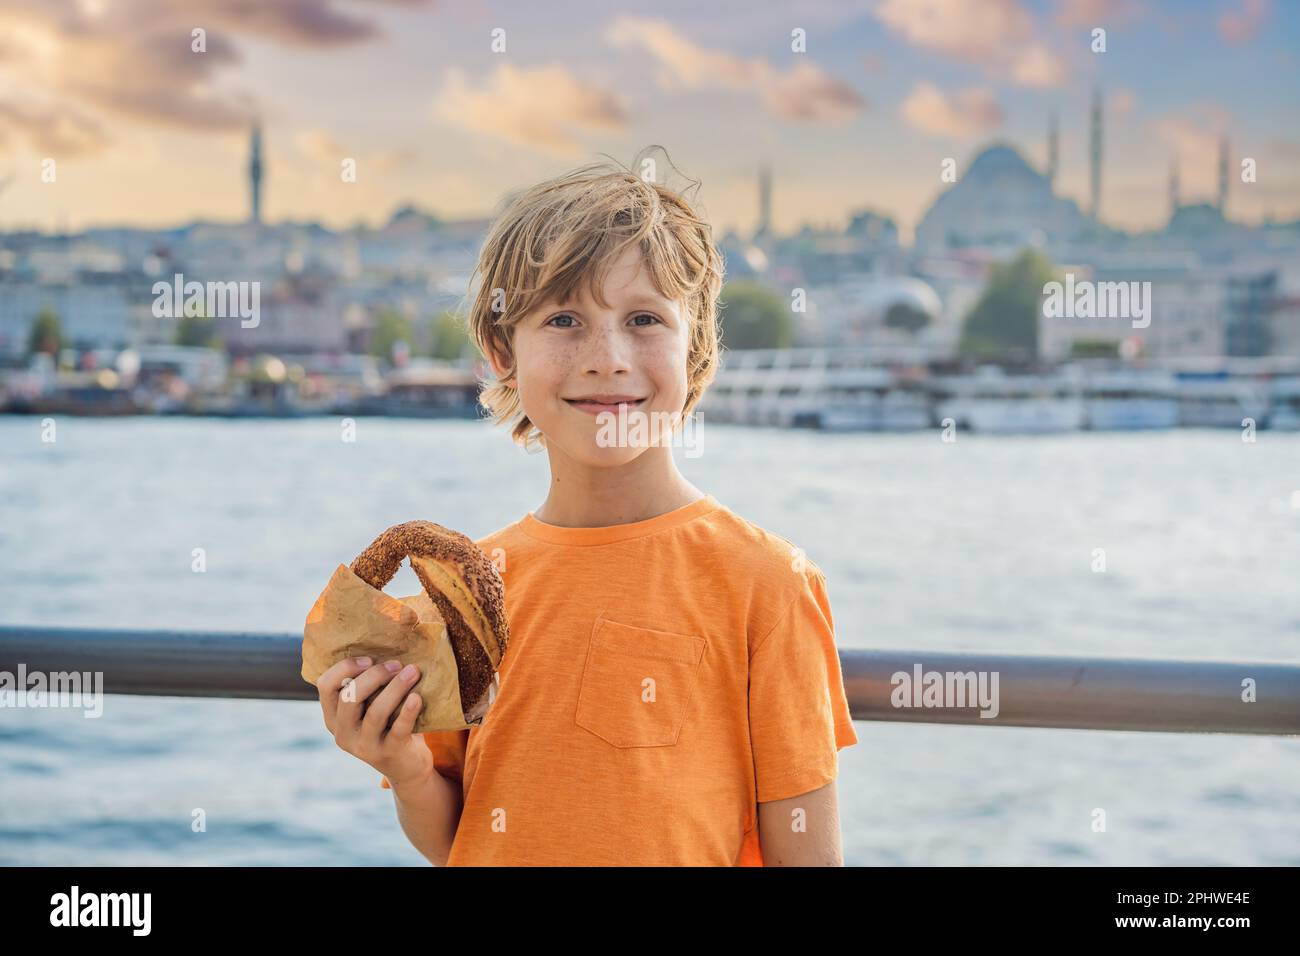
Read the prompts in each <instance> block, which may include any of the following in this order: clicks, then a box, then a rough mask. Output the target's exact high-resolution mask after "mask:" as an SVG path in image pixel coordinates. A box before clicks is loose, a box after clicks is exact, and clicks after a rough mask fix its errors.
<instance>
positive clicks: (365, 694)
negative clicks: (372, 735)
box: [334, 661, 402, 734]
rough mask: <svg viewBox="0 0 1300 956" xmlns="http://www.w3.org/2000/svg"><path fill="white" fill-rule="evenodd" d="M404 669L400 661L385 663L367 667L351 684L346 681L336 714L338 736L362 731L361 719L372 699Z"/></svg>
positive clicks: (340, 694)
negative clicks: (394, 675) (397, 672)
mask: <svg viewBox="0 0 1300 956" xmlns="http://www.w3.org/2000/svg"><path fill="white" fill-rule="evenodd" d="M401 667H402V665H401V663H400V662H399V661H384V662H383V663H380V664H373V665H371V666H370V667H367V668H366V669H365V670H364V671H362V673H361V674H360V675H358V676H357V677H356V678H355V679H354V680H352V681H351V682H350V683H349V682H347V681H344V684H343V689H342V690H341V691H340V692H339V705H338V709H337V710H336V711H335V713H334V718H335V731H336V734H356V733H358V732H359V731H360V730H361V718H362V717H363V716H364V714H365V712H366V709H367V708H368V707H369V704H370V698H371V697H372V696H374V695H375V693H376V692H377V691H378V690H379V689H380V688H382V687H383V686H384V685H385V684H387V683H388V682H389V681H390V680H392V679H393V674H394V673H395V672H396V671H398V670H400V669H401Z"/></svg>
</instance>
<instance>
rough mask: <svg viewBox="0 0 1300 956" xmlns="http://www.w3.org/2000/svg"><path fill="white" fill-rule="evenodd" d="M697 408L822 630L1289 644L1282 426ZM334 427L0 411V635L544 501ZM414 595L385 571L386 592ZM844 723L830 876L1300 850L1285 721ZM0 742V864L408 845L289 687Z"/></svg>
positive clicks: (431, 431) (534, 483)
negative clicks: (1270, 731)
mask: <svg viewBox="0 0 1300 956" xmlns="http://www.w3.org/2000/svg"><path fill="white" fill-rule="evenodd" d="M702 427H703V431H702V434H701V448H702V453H701V454H700V455H699V456H698V457H691V456H687V455H685V454H684V453H682V452H679V453H678V455H679V464H680V467H681V468H682V471H683V473H684V474H686V476H687V477H688V478H689V479H690V480H692V481H693V482H694V483H695V484H697V485H699V486H700V487H701V488H704V489H705V490H707V491H710V492H712V493H714V494H716V495H717V497H718V498H719V499H720V500H721V501H722V502H723V503H724V504H726V505H727V506H728V507H730V508H732V509H733V510H735V511H736V512H738V513H739V514H741V515H743V516H745V517H747V518H749V519H750V520H752V521H754V522H756V523H758V524H760V525H762V526H764V527H766V528H768V529H769V530H771V531H774V532H776V533H779V534H782V535H784V536H786V537H788V538H790V539H791V540H792V541H793V542H794V543H795V544H797V545H799V546H800V547H802V548H804V549H805V550H806V552H807V553H808V555H809V556H810V557H811V558H812V559H813V560H814V561H816V562H817V563H818V564H819V565H820V566H821V567H822V568H823V570H824V571H825V572H826V574H827V576H828V580H829V587H830V597H831V601H832V608H833V611H834V614H835V625H836V633H837V639H838V641H839V642H840V644H841V645H842V646H844V647H894V648H917V649H919V650H927V649H929V650H939V649H953V650H977V649H978V650H996V651H1011V652H1024V653H1062V654H1084V655H1099V656H1134V657H1178V658H1209V659H1242V660H1251V659H1256V660H1267V659H1272V660H1283V661H1293V660H1295V659H1296V655H1297V651H1298V650H1300V601H1297V588H1296V583H1295V582H1296V581H1297V580H1300V546H1298V545H1300V507H1297V498H1296V493H1297V491H1300V435H1297V434H1282V433H1260V434H1259V435H1258V436H1257V440H1256V441H1255V442H1254V443H1247V442H1243V441H1242V440H1241V436H1240V434H1239V432H1238V431H1235V430H1226V429H1225V430H1214V431H1211V430H1194V429H1185V430H1178V431H1170V432H1151V433H1134V434H1100V433H1075V434H1065V435H1056V436H1043V437H1035V438H1019V437H988V436H980V435H966V434H962V435H961V436H960V437H959V438H958V440H957V441H955V442H952V443H944V442H942V441H941V440H940V438H939V435H938V433H937V432H925V433H915V434H905V435H861V434H856V435H855V434H820V433H813V432H807V431H802V430H794V431H780V430H773V429H762V428H740V427H728V426H722V425H713V424H710V423H709V422H708V421H707V419H706V421H705V424H704V425H703V426H702ZM340 432H341V430H340V424H339V421H338V420H337V419H332V418H319V419H305V420H298V421H274V420H255V421H230V420H177V419H166V418H147V417H143V418H133V419H119V420H93V419H68V418H60V419H59V420H58V432H57V435H58V440H57V441H56V442H55V443H53V444H44V443H42V442H41V440H40V437H41V420H40V419H39V418H36V417H23V416H10V417H6V418H4V419H0V447H3V448H4V449H5V452H4V457H3V459H2V460H0V501H3V502H4V504H3V506H0V507H2V508H3V511H2V512H0V540H2V541H3V543H4V547H3V548H0V572H2V573H0V581H3V584H0V601H2V603H0V606H2V607H3V612H2V613H3V619H2V620H3V623H5V624H19V623H39V624H47V625H96V626H102V627H127V626H146V627H159V628H166V627H176V628H186V629H199V628H204V629H213V630H241V629H248V630H258V631H286V632H294V631H299V630H300V628H301V624H302V619H303V617H304V616H305V613H306V610H307V608H308V607H309V606H310V604H311V601H312V600H313V599H314V597H315V596H316V594H317V593H318V592H319V590H320V588H321V587H322V586H323V585H324V582H325V580H326V579H327V578H328V576H329V573H330V572H331V571H332V570H333V568H334V567H335V566H336V565H337V564H338V563H339V562H340V561H347V560H349V559H350V558H351V557H352V556H354V555H355V553H356V552H357V551H358V550H359V549H360V548H361V547H363V546H364V545H365V544H366V543H368V541H369V540H370V538H371V537H373V535H374V534H375V533H376V532H377V531H378V530H381V529H382V528H384V527H386V526H388V525H389V524H393V523H396V522H398V521H403V520H408V519H410V518H415V517H422V518H428V519H430V520H434V521H440V522H442V523H445V524H450V525H453V526H455V527H457V528H459V529H460V530H463V531H465V532H466V533H468V534H471V535H473V536H476V537H477V536H481V535H483V534H485V533H487V532H489V531H492V530H495V529H496V528H498V527H500V526H502V525H504V524H507V523H509V522H510V521H512V520H514V519H516V518H518V517H519V516H520V515H521V514H522V513H523V512H525V511H527V510H530V509H533V508H535V507H537V505H538V504H540V502H541V499H542V497H543V494H544V488H545V482H546V474H547V472H546V464H545V461H544V459H543V458H542V457H540V456H529V455H526V454H525V453H523V452H522V451H519V450H517V449H515V448H513V447H512V446H511V444H510V442H509V440H508V438H507V436H506V435H505V433H504V432H503V431H501V430H495V431H494V430H493V429H491V428H489V427H487V426H485V425H483V424H480V423H473V422H443V421H438V422H423V421H399V420H391V419H365V420H362V421H359V422H358V423H357V431H356V436H357V440H356V442H355V443H348V442H344V441H342V440H341V438H340ZM755 474H762V475H764V476H765V477H766V478H767V481H766V482H764V483H758V482H755V481H753V480H752V477H751V476H753V475H755ZM195 548H203V549H204V554H205V558H206V562H207V570H206V572H205V573H203V574H196V573H194V572H193V571H192V570H191V563H192V561H193V549H195ZM1097 548H1104V549H1105V551H1106V561H1107V570H1106V571H1105V573H1100V574H1099V573H1095V572H1094V571H1093V570H1092V564H1093V561H1094V549H1097ZM417 587H418V585H417V584H416V582H415V580H414V576H413V575H412V574H411V572H409V571H408V570H403V572H402V573H401V575H400V576H399V578H398V580H397V581H396V582H394V584H393V585H392V586H391V587H390V588H389V590H390V591H392V592H394V593H399V594H408V593H413V592H414V591H415V589H416V588H417ZM856 727H857V731H858V736H859V740H860V742H859V744H858V745H857V746H855V747H852V748H849V749H848V750H846V751H844V752H842V753H841V755H840V756H841V776H840V781H839V791H840V800H841V815H842V820H843V828H844V834H845V850H846V860H847V862H849V863H850V864H922V863H954V864H961V863H966V864H999V863H1001V864H1014V863H1064V864H1115V865H1128V864H1157V865H1160V864H1184V865H1209V864H1232V865H1236V864H1251V863H1262V864H1270V863H1271V864H1289V865H1298V864H1300V813H1297V811H1300V796H1297V794H1300V786H1297V784H1300V742H1298V741H1297V740H1296V739H1295V738H1249V737H1233V736H1219V735H1215V736H1181V735H1172V734H1125V733H1098V732H1084V731H1053V730H1030V729H1016V728H992V729H985V728H967V727H942V726H907V725H892V724H874V723H865V722H859V723H858V724H857V725H856ZM0 762H3V765H4V766H5V768H6V772H5V774H4V776H3V779H0V863H5V864H14V863H41V864H46V863H49V864H54V863H60V864H62V863H68V864H70V863H86V864H106V863H121V864H138V863H177V864H198V863H273V864H292V863H302V864H320V863H340V862H347V863H350V864H382V863H411V864H418V863H420V862H422V861H421V859H420V858H419V856H418V855H417V854H416V853H415V852H414V850H412V849H411V848H410V847H409V846H408V845H407V844H406V843H405V840H404V838H403V837H402V835H401V832H400V830H399V828H398V827H397V824H396V821H395V819H394V818H393V812H392V799H391V795H390V794H389V793H388V792H387V791H383V790H381V789H379V788H378V786H377V776H376V775H375V774H374V773H373V772H372V771H371V770H370V769H369V768H367V767H365V766H364V765H362V764H360V763H359V762H358V761H356V760H354V759H353V758H351V757H349V756H348V755H346V754H344V753H342V752H341V751H338V750H337V748H335V747H334V745H333V742H332V741H331V740H330V738H329V736H328V734H327V733H326V731H325V729H324V727H323V724H322V722H321V719H320V712H319V707H318V706H316V705H315V704H310V703H278V702H260V701H220V700H213V701H203V700H178V699H161V698H156V699H149V698H138V699H137V698H121V697H113V698H109V699H108V700H107V701H106V702H105V714H104V717H103V718H101V719H99V720H86V719H85V718H83V717H82V716H81V715H80V714H77V713H74V712H71V711H61V710H46V711H39V712H37V711H0ZM1097 807H1101V808H1104V809H1105V810H1106V812H1107V820H1108V829H1107V832H1106V833H1093V832H1092V830H1091V819H1092V817H1091V814H1092V811H1093V809H1094V808H1097ZM195 808H203V809H204V810H205V811H206V814H207V831H206V832H204V833H194V832H192V831H191V828H190V820H191V813H192V811H193V809H195Z"/></svg>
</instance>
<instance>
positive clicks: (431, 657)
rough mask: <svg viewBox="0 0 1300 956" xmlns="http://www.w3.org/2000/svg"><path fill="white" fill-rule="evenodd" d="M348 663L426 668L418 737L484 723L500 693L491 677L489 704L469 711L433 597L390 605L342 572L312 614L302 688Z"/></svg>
mask: <svg viewBox="0 0 1300 956" xmlns="http://www.w3.org/2000/svg"><path fill="white" fill-rule="evenodd" d="M345 657H370V658H371V659H372V660H373V661H374V662H375V663H376V664H379V663H382V662H384V661H389V660H400V661H401V662H402V663H403V664H414V665H415V666H417V667H418V668H420V679H419V681H418V682H417V683H416V684H415V686H414V687H413V688H412V690H414V691H415V692H416V693H418V694H419V695H420V697H421V698H422V699H423V700H424V707H423V709H422V710H421V711H420V715H419V716H418V717H417V718H416V719H415V727H414V730H413V732H414V733H429V732H431V731H435V730H464V729H465V728H467V727H472V726H476V725H478V724H480V723H482V722H483V715H484V714H486V713H487V711H488V708H489V707H491V705H492V702H493V700H495V698H496V693H497V690H498V687H499V678H498V676H497V675H493V678H492V683H491V684H490V685H488V689H487V690H486V691H485V692H484V694H483V699H482V700H480V701H474V702H473V706H472V707H470V708H468V709H463V708H462V707H461V699H460V685H459V683H458V680H457V672H456V657H455V655H454V654H453V653H452V650H451V641H450V640H449V639H448V637H447V625H446V624H445V623H444V622H443V620H442V615H441V614H439V613H438V608H437V606H436V605H435V604H434V603H433V601H431V600H430V599H429V596H428V595H427V594H425V593H424V592H423V591H421V592H420V593H419V594H413V595H411V596H410V597H404V598H395V597H391V596H390V595H388V594H385V593H384V592H383V591H380V590H378V589H376V588H373V587H371V586H370V585H369V584H367V583H366V582H365V581H363V580H361V578H359V577H357V575H356V574H354V573H353V572H352V570H351V569H350V568H349V567H348V566H347V565H345V564H340V565H339V566H338V568H337V569H336V570H335V572H334V576H333V577H331V578H330V581H329V584H327V585H326V586H325V590H324V591H322V592H321V595H320V597H318V598H317V599H316V603H315V604H314V605H312V609H311V611H310V612H309V613H308V614H307V623H306V624H305V625H304V627H303V642H302V676H303V680H305V681H307V683H309V684H311V685H313V686H315V684H316V681H317V680H319V679H320V676H321V674H323V673H325V671H326V670H328V669H329V668H330V667H332V666H333V665H334V664H336V663H337V662H338V661H341V660H342V659H343V658H345ZM467 716H468V718H469V719H468V720H467V719H466V717H467Z"/></svg>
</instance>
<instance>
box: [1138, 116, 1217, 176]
mask: <svg viewBox="0 0 1300 956" xmlns="http://www.w3.org/2000/svg"><path fill="white" fill-rule="evenodd" d="M1231 121H1232V116H1231V114H1230V113H1228V111H1227V110H1225V109H1224V108H1223V107H1221V106H1218V105H1217V104H1214V103H1202V104H1194V105H1193V106H1191V107H1188V108H1187V109H1186V110H1184V111H1183V112H1182V113H1178V114H1168V115H1166V116H1161V117H1157V118H1156V119H1154V120H1152V121H1151V123H1150V129H1151V130H1152V132H1153V133H1155V135H1156V137H1157V138H1159V139H1160V140H1161V142H1163V143H1164V144H1165V145H1166V146H1167V147H1168V148H1169V149H1170V150H1171V151H1172V152H1173V153H1174V155H1175V156H1177V157H1178V158H1180V159H1181V160H1184V161H1186V162H1187V163H1188V164H1189V165H1190V166H1192V167H1199V166H1207V165H1208V164H1212V163H1214V162H1215V161H1216V160H1217V157H1218V155H1219V140H1220V138H1221V137H1222V136H1223V135H1224V134H1225V133H1226V132H1227V129H1228V126H1229V125H1230V123H1231Z"/></svg>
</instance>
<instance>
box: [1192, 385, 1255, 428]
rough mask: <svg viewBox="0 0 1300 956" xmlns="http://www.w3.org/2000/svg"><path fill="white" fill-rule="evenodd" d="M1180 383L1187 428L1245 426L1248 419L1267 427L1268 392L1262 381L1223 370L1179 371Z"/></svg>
mask: <svg viewBox="0 0 1300 956" xmlns="http://www.w3.org/2000/svg"><path fill="white" fill-rule="evenodd" d="M1176 382H1177V387H1178V424H1179V425H1182V426H1183V427H1184V428H1241V427H1242V422H1243V421H1245V420H1246V419H1251V420H1252V421H1254V422H1255V424H1256V425H1257V426H1259V427H1263V426H1264V424H1265V423H1266V422H1267V420H1268V412H1269V408H1268V392H1267V390H1266V389H1265V388H1264V386H1263V385H1262V384H1261V383H1260V382H1258V381H1255V380H1253V379H1249V378H1240V377H1236V378H1234V377H1230V376H1229V375H1228V373H1227V372H1226V371H1219V372H1209V373H1205V372H1179V373H1177V378H1176Z"/></svg>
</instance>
